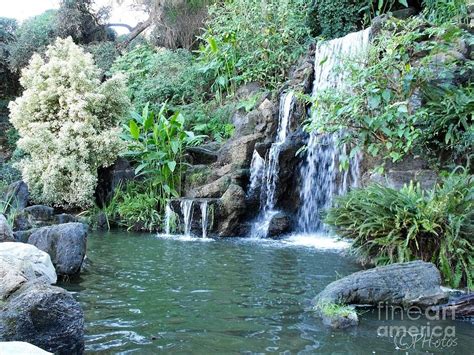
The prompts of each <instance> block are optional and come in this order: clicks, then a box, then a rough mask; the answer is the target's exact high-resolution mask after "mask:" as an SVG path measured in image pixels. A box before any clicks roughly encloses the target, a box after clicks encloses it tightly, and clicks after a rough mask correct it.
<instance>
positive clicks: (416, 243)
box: [325, 172, 474, 289]
mask: <svg viewBox="0 0 474 355" xmlns="http://www.w3.org/2000/svg"><path fill="white" fill-rule="evenodd" d="M325 221H326V223H327V224H329V225H331V226H333V227H334V229H335V231H336V232H337V233H338V234H339V235H341V236H344V237H349V238H351V239H353V240H354V244H353V246H354V248H356V250H357V251H358V253H360V255H361V256H362V257H364V258H365V259H366V260H369V261H372V262H374V263H375V264H376V265H383V264H389V263H394V262H406V261H410V260H416V259H421V260H425V261H431V262H433V263H434V264H436V265H437V266H438V267H439V269H440V270H441V273H442V275H443V278H444V281H445V282H446V284H449V285H450V286H451V287H460V286H467V287H468V288H469V289H473V286H474V285H473V279H474V275H473V273H474V177H473V176H472V175H469V174H468V173H467V172H462V173H457V172H453V173H451V174H450V175H449V176H447V177H446V178H444V179H443V181H442V184H440V185H437V186H436V187H435V188H434V189H433V190H431V191H428V192H423V191H422V190H421V188H420V186H415V185H413V184H411V185H409V186H405V187H404V188H403V189H401V190H400V191H397V190H394V189H391V188H388V187H384V186H381V185H372V186H369V187H367V188H364V189H357V190H353V191H352V192H350V193H348V194H347V195H345V196H341V197H339V198H338V199H337V201H336V205H335V207H333V208H332V209H330V210H329V211H328V212H327V214H326V216H325Z"/></svg>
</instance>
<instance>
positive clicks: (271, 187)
mask: <svg viewBox="0 0 474 355" xmlns="http://www.w3.org/2000/svg"><path fill="white" fill-rule="evenodd" d="M294 103H295V96H294V93H293V92H292V91H289V92H286V93H284V94H283V95H282V96H281V98H280V110H279V111H280V112H279V116H278V129H277V134H276V138H275V142H274V143H273V144H272V145H271V147H270V150H269V151H268V153H267V156H266V159H265V161H264V162H263V166H259V169H260V171H257V169H256V168H254V169H253V171H252V173H253V176H252V174H251V178H250V189H249V191H250V190H252V182H253V179H255V181H258V178H259V177H260V176H261V182H260V186H261V187H262V188H261V192H260V210H261V214H260V216H259V217H258V218H257V221H256V222H255V223H254V225H253V227H252V232H251V235H252V236H253V237H258V238H262V237H266V235H267V231H268V227H269V225H270V221H271V218H272V217H273V216H274V215H275V213H276V211H275V204H276V196H275V192H276V189H277V185H278V174H279V158H280V151H281V147H282V145H283V144H284V143H285V141H286V138H287V136H288V134H289V132H290V123H291V122H290V118H291V114H292V110H293V107H294ZM255 155H258V157H256V158H255V159H256V161H255V165H256V166H257V165H259V164H261V163H262V162H261V161H260V160H258V158H260V159H262V158H261V157H260V155H259V154H258V152H254V157H255ZM252 160H253V159H252ZM262 160H263V159H262ZM255 185H258V184H257V183H256V184H255ZM255 189H256V187H255V186H254V187H253V191H255Z"/></svg>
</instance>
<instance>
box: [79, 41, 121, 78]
mask: <svg viewBox="0 0 474 355" xmlns="http://www.w3.org/2000/svg"><path fill="white" fill-rule="evenodd" d="M84 49H85V50H86V52H88V53H91V54H92V56H93V57H94V62H95V65H97V66H98V67H99V69H100V70H101V72H102V74H103V75H106V76H110V70H111V68H112V65H113V64H114V62H115V60H116V59H117V57H118V56H119V52H118V50H117V46H116V44H115V42H111V41H107V42H95V43H92V44H89V45H87V46H85V47H84Z"/></svg>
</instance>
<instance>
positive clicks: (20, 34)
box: [9, 10, 57, 71]
mask: <svg viewBox="0 0 474 355" xmlns="http://www.w3.org/2000/svg"><path fill="white" fill-rule="evenodd" d="M56 14H57V11H56V10H48V11H45V12H44V13H42V14H41V15H38V16H35V17H32V18H29V19H27V20H25V21H24V22H23V23H22V24H21V26H20V28H19V29H18V30H17V31H16V34H15V36H16V40H15V41H13V42H12V43H11V44H10V45H9V51H10V59H9V62H10V66H11V67H12V69H13V70H17V71H18V70H19V69H21V68H23V67H25V66H26V64H28V61H29V60H30V58H31V56H32V55H33V53H36V52H42V51H44V50H45V49H46V46H47V45H48V44H51V43H53V41H54V40H55V39H56V35H57V32H56V29H57V24H56Z"/></svg>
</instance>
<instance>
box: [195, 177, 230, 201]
mask: <svg viewBox="0 0 474 355" xmlns="http://www.w3.org/2000/svg"><path fill="white" fill-rule="evenodd" d="M231 180H232V178H231V176H229V175H224V176H222V177H221V178H219V179H217V180H216V181H213V182H211V183H209V184H206V185H203V186H199V187H197V188H195V189H192V190H191V191H189V192H188V193H187V194H186V197H191V198H218V197H221V196H222V195H223V194H224V192H225V191H226V190H227V188H228V187H229V185H230V182H231Z"/></svg>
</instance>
